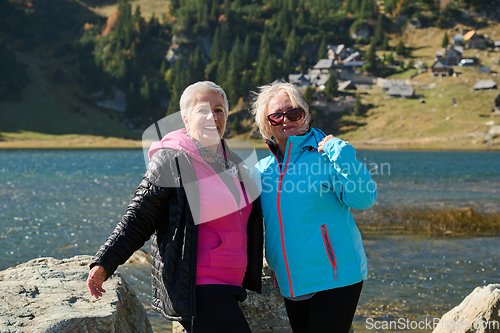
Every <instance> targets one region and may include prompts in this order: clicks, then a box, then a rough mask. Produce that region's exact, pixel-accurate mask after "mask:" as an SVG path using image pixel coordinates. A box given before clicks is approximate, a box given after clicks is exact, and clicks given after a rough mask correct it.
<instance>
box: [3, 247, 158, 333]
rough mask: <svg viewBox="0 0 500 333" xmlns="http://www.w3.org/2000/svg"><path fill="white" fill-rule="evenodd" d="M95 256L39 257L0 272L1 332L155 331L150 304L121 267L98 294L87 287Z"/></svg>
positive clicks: (87, 332) (97, 332) (100, 332)
mask: <svg viewBox="0 0 500 333" xmlns="http://www.w3.org/2000/svg"><path fill="white" fill-rule="evenodd" d="M91 258H92V257H90V256H76V257H73V258H69V259H63V260H57V259H54V258H38V259H33V260H31V261H29V262H27V263H24V264H21V265H18V266H16V267H13V268H9V269H7V270H4V271H1V272H0V332H2V333H13V332H16V333H17V332H33V333H42V332H43V333H45V332H47V333H48V332H57V333H66V332H68V333H69V332H79V333H80V332H81V333H93V332H95V333H108V332H110V333H111V332H112V333H114V332H117V333H118V332H120V333H122V332H125V333H127V332H153V330H152V328H151V324H150V322H149V319H148V317H147V314H146V310H145V309H144V307H143V306H142V304H141V302H140V301H139V299H138V298H137V295H136V294H135V292H134V290H133V289H132V288H131V287H130V286H129V285H128V284H127V282H125V280H123V279H122V278H121V276H120V275H119V274H118V273H115V274H114V275H113V276H111V277H110V278H109V279H108V280H107V281H106V282H105V283H104V285H103V287H104V289H105V290H106V293H105V294H104V297H102V298H100V299H99V300H96V299H95V298H93V297H92V296H91V295H90V293H89V292H88V290H87V285H86V279H87V275H88V272H89V268H88V264H89V263H90V260H91Z"/></svg>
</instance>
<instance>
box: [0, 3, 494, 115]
mask: <svg viewBox="0 0 500 333" xmlns="http://www.w3.org/2000/svg"><path fill="white" fill-rule="evenodd" d="M487 3H488V2H484V1H479V0H457V1H450V2H449V3H448V4H447V6H446V7H445V8H441V6H440V5H441V1H439V0H385V1H376V0H208V1H207V0H170V1H169V7H168V8H167V9H166V11H165V12H163V13H156V14H153V16H151V17H149V18H144V17H143V15H141V8H140V6H137V7H135V8H132V5H131V4H130V2H129V0H119V2H118V9H117V11H115V12H114V13H113V14H112V15H111V16H110V17H108V18H106V17H100V16H98V15H96V14H94V13H92V12H89V11H88V10H84V8H82V7H81V6H79V4H78V3H77V2H74V1H70V0H52V1H47V0H7V1H3V2H1V3H0V100H1V99H13V100H19V99H21V98H22V88H23V86H24V85H25V84H26V83H27V82H28V76H27V74H26V70H25V68H23V67H22V66H20V65H19V64H18V63H17V62H16V59H15V57H14V52H16V51H19V52H24V53H30V52H34V51H36V50H46V52H49V53H50V56H52V57H53V58H55V59H57V60H61V62H63V61H62V60H64V59H69V58H70V59H71V60H72V61H64V63H65V64H66V65H65V66H66V67H64V68H61V69H60V72H59V75H56V74H57V72H56V74H54V77H53V79H54V80H58V79H61V77H63V78H65V79H68V77H69V79H70V80H75V81H78V82H79V83H81V84H82V86H83V87H84V89H85V91H86V93H87V94H89V95H90V94H91V93H95V92H96V91H99V90H102V89H105V90H106V89H107V90H109V89H110V87H112V86H116V87H118V88H119V89H121V90H122V91H124V92H125V93H126V96H127V97H126V98H127V110H126V113H125V114H126V116H127V117H128V118H130V119H134V118H135V119H139V118H146V117H144V116H150V117H152V118H155V119H157V118H159V117H162V116H164V115H165V113H166V114H169V113H172V112H175V111H177V108H178V99H179V97H180V94H181V93H182V91H183V89H184V88H185V87H186V86H187V85H189V84H190V83H193V82H195V81H198V80H204V79H208V80H212V81H214V82H216V83H218V84H219V85H221V86H222V88H223V89H224V90H225V91H226V92H227V95H228V98H229V101H230V105H231V106H232V107H234V106H235V105H236V104H237V102H238V100H239V99H240V98H243V99H246V98H247V97H248V96H249V92H250V91H252V90H255V89H256V87H257V86H259V85H262V84H266V83H270V82H272V81H274V80H275V79H279V78H287V77H288V74H290V73H299V72H301V71H306V70H307V68H309V67H311V66H313V65H314V64H315V63H316V62H317V60H318V59H320V58H324V57H326V48H327V45H337V44H345V45H346V46H351V45H354V44H357V45H368V44H370V47H369V48H368V50H369V51H368V52H373V50H375V49H376V48H388V43H387V38H388V37H387V34H388V33H397V32H398V31H400V29H401V28H402V27H403V26H404V25H403V23H404V22H406V21H407V20H409V19H411V18H414V17H416V18H418V19H419V20H420V21H421V22H422V23H423V24H424V25H427V26H433V25H436V26H440V27H446V26H447V25H449V24H451V23H452V22H453V20H454V17H455V16H456V15H458V14H457V13H458V10H460V9H463V8H468V9H472V10H475V11H481V10H484V9H485V8H484V6H487V5H488V4H487ZM82 11H83V14H82ZM361 28H365V29H367V30H368V31H369V36H370V37H368V38H361V39H356V40H353V39H352V37H351V34H352V32H353V31H356V30H357V29H361ZM47 50H48V51H47ZM370 50H371V51H370ZM169 53H170V55H171V57H166V55H167V54H169ZM365 58H366V59H367V60H368V62H369V61H370V59H372V60H373V61H374V62H376V61H377V59H375V58H374V57H373V56H372V55H370V54H366V55H365ZM68 63H69V65H68ZM68 66H69V68H68ZM365 70H368V71H380V66H377V64H376V63H373V64H372V66H367V67H366V68H365ZM65 73H66V75H64V74H65ZM67 73H69V74H67ZM382 73H383V72H382ZM140 116H141V117H140ZM138 121H139V120H138ZM139 122H140V121H139Z"/></svg>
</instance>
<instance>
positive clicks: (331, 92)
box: [325, 71, 339, 98]
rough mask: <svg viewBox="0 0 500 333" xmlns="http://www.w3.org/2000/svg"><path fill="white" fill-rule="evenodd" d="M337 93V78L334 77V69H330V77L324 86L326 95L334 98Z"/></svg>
mask: <svg viewBox="0 0 500 333" xmlns="http://www.w3.org/2000/svg"><path fill="white" fill-rule="evenodd" d="M338 93H339V92H338V84H337V78H336V77H335V73H334V71H330V77H329V78H328V82H327V83H326V87H325V94H326V97H328V98H334V97H336V96H338Z"/></svg>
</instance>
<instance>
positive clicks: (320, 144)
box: [318, 134, 335, 153]
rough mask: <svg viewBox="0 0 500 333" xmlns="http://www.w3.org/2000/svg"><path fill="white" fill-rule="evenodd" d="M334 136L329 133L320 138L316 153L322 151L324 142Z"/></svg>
mask: <svg viewBox="0 0 500 333" xmlns="http://www.w3.org/2000/svg"><path fill="white" fill-rule="evenodd" d="M334 137H335V136H334V135H332V134H330V135H328V136H325V137H324V138H323V140H321V142H320V143H318V153H322V152H323V146H324V145H325V143H326V142H327V141H328V140H330V139H333V138H334Z"/></svg>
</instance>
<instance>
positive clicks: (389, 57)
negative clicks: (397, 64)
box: [385, 51, 394, 65]
mask: <svg viewBox="0 0 500 333" xmlns="http://www.w3.org/2000/svg"><path fill="white" fill-rule="evenodd" d="M385 62H386V63H388V64H390V65H392V64H394V56H393V55H392V51H391V52H389V54H388V55H387V57H386V58H385Z"/></svg>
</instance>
